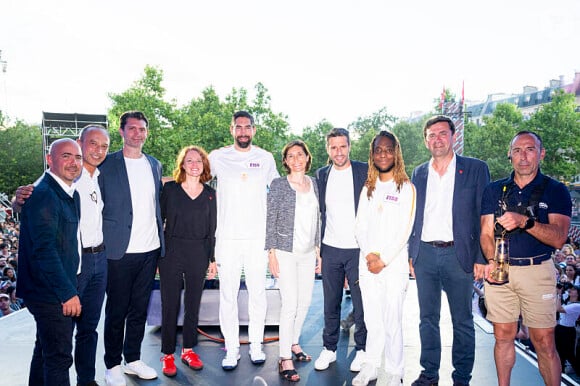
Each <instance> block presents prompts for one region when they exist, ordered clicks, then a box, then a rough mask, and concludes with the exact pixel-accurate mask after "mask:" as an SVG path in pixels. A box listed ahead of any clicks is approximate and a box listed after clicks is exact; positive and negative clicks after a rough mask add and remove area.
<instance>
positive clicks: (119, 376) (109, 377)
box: [105, 365, 127, 386]
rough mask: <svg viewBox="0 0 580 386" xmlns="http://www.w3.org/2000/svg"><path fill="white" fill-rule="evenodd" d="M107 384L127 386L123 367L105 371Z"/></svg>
mask: <svg viewBox="0 0 580 386" xmlns="http://www.w3.org/2000/svg"><path fill="white" fill-rule="evenodd" d="M105 383H106V384H107V386H127V383H126V382H125V376H124V375H123V371H122V370H121V365H117V366H115V367H111V368H110V369H107V370H105Z"/></svg>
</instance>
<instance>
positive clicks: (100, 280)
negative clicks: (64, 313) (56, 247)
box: [74, 251, 107, 385]
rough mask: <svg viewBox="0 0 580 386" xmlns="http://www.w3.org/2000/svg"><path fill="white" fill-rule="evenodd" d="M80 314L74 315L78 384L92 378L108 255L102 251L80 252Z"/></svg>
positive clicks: (78, 277) (93, 375) (105, 283)
mask: <svg viewBox="0 0 580 386" xmlns="http://www.w3.org/2000/svg"><path fill="white" fill-rule="evenodd" d="M77 282H78V291H79V297H80V299H81V305H82V307H83V308H82V312H81V316H79V317H78V318H74V323H75V325H76V328H77V332H76V335H75V369H76V372H77V383H78V384H79V385H84V384H87V383H89V382H91V381H94V380H95V379H96V378H95V361H96V355H97V342H98V340H99V334H98V333H97V326H98V324H99V320H100V318H101V309H102V308H103V300H104V299H105V290H106V289H107V256H106V254H105V252H104V251H103V252H98V253H83V255H82V258H81V273H80V274H79V275H78V276H77Z"/></svg>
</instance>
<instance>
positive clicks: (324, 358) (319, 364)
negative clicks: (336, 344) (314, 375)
mask: <svg viewBox="0 0 580 386" xmlns="http://www.w3.org/2000/svg"><path fill="white" fill-rule="evenodd" d="M332 362H336V351H330V350H327V349H326V347H325V348H324V349H323V350H322V351H321V352H320V356H319V357H318V359H317V360H316V361H315V362H314V368H315V369H316V370H326V369H327V368H328V366H330V364H331V363H332Z"/></svg>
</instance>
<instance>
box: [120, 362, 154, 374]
mask: <svg viewBox="0 0 580 386" xmlns="http://www.w3.org/2000/svg"><path fill="white" fill-rule="evenodd" d="M123 371H124V372H125V374H131V375H136V376H138V377H139V378H141V379H155V378H157V371H155V369H154V368H153V367H149V366H147V365H146V364H145V362H143V361H142V360H140V359H138V360H136V361H133V362H130V363H125V366H124V367H123Z"/></svg>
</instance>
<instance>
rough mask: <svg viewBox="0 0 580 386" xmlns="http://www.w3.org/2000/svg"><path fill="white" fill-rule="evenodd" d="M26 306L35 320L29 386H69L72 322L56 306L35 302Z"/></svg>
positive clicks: (60, 308) (27, 303)
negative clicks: (34, 340)
mask: <svg viewBox="0 0 580 386" xmlns="http://www.w3.org/2000/svg"><path fill="white" fill-rule="evenodd" d="M26 306H27V307H28V310H29V311H30V313H31V314H32V315H33V316H34V320H35V321H36V342H35V344H34V352H33V354H32V360H31V362H30V375H29V379H28V384H29V385H30V386H50V385H55V386H63V385H64V386H67V385H70V378H69V369H70V367H71V366H72V363H73V358H72V331H73V328H72V327H73V321H72V318H71V317H69V316H64V315H63V314H62V305H61V304H58V303H35V302H31V301H28V300H27V301H26Z"/></svg>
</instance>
